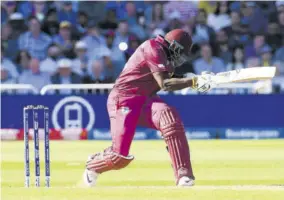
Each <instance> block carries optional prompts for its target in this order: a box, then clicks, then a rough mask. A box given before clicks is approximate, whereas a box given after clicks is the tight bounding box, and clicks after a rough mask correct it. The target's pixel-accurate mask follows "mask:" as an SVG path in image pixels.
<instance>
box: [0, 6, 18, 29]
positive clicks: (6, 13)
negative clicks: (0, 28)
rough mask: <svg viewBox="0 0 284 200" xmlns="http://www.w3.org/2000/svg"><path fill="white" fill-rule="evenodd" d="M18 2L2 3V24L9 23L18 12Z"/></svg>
mask: <svg viewBox="0 0 284 200" xmlns="http://www.w3.org/2000/svg"><path fill="white" fill-rule="evenodd" d="M16 10H17V2H15V1H6V2H1V24H3V23H4V22H7V21H8V19H9V18H10V16H11V15H12V14H13V13H14V12H16Z"/></svg>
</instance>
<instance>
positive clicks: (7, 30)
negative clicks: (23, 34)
mask: <svg viewBox="0 0 284 200" xmlns="http://www.w3.org/2000/svg"><path fill="white" fill-rule="evenodd" d="M1 43H2V45H3V47H4V49H5V56H6V57H7V58H9V59H11V60H14V59H15V55H16V54H17V52H18V50H19V47H18V40H17V38H13V34H12V28H11V25H10V23H5V24H3V25H2V27H1Z"/></svg>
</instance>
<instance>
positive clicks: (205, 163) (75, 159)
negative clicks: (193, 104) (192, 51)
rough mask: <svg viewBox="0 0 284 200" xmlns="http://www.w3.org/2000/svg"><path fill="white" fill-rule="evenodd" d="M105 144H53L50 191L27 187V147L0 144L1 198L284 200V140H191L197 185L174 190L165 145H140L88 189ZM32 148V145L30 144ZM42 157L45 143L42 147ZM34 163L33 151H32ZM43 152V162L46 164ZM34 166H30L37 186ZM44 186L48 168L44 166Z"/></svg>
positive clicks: (56, 142)
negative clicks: (89, 166)
mask: <svg viewBox="0 0 284 200" xmlns="http://www.w3.org/2000/svg"><path fill="white" fill-rule="evenodd" d="M109 144H110V142H103V141H51V147H50V148H51V174H52V178H51V186H52V187H51V188H44V187H42V188H34V187H33V188H29V189H27V188H24V187H23V186H24V143H23V142H3V141H2V142H1V151H2V152H1V189H2V191H1V197H2V198H1V199H5V200H11V199H17V200H19V199H33V200H38V199H44V200H45V199H50V200H51V199H56V200H62V199H68V200H75V199H76V200H77V199H84V200H91V199H97V200H98V199H100V200H109V199H113V200H122V199H123V200H130V199H131V200H132V199H133V200H141V199H155V200H162V199H178V200H179V199H184V200H185V199H187V200H196V199H198V200H229V199H234V200H236V199H241V200H252V199H257V200H267V199H269V200H278V199H279V200H280V199H281V200H283V199H284V140H250V141H249V140H240V141H236V140H235V141H225V140H207V141H190V148H191V155H192V164H193V167H194V171H195V176H196V186H194V187H192V188H176V187H174V186H173V185H174V181H173V172H172V169H171V166H170V163H169V157H168V154H167V152H166V150H165V145H164V143H163V141H135V142H134V143H133V145H132V149H131V153H132V154H133V155H135V158H136V159H135V161H134V162H133V163H131V164H130V166H129V167H128V168H126V169H123V170H120V171H112V172H108V173H105V174H103V175H102V176H100V177H99V181H98V185H97V187H95V188H83V187H82V182H81V176H82V172H83V170H84V165H85V161H86V158H87V156H88V155H89V154H90V153H92V152H96V151H100V150H102V149H103V148H104V147H107V146H108V145H109ZM30 147H31V148H32V149H33V144H32V143H31V144H30ZM40 147H41V151H42V152H41V153H43V144H41V146H40ZM30 156H31V159H32V161H33V156H34V154H33V150H31V154H30ZM43 158H44V157H43V154H42V155H41V161H43V160H44V159H43ZM33 164H34V163H33V162H31V174H32V184H34V165H33ZM41 164H42V165H41V170H42V171H41V173H42V175H43V176H41V184H42V186H43V184H44V165H43V162H42V163H41Z"/></svg>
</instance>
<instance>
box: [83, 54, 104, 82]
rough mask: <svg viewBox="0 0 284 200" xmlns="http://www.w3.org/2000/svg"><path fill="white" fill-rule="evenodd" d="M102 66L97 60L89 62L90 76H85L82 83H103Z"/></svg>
mask: <svg viewBox="0 0 284 200" xmlns="http://www.w3.org/2000/svg"><path fill="white" fill-rule="evenodd" d="M103 71H104V70H103V64H102V62H101V61H99V60H94V61H92V62H91V74H86V75H85V76H84V77H83V83H85V84H90V83H105V76H104V74H103Z"/></svg>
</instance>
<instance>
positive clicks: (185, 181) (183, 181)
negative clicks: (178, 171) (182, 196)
mask: <svg viewBox="0 0 284 200" xmlns="http://www.w3.org/2000/svg"><path fill="white" fill-rule="evenodd" d="M178 186H181V187H190V186H194V179H192V178H189V177H187V176H183V177H181V178H180V179H179V181H178Z"/></svg>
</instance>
